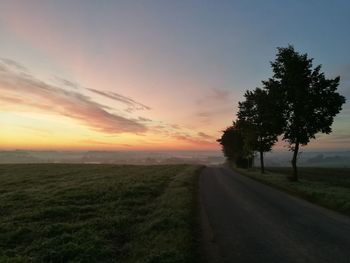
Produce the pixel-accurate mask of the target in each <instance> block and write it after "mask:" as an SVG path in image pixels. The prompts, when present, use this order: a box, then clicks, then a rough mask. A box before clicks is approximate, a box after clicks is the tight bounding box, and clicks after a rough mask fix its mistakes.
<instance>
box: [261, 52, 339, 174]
mask: <svg viewBox="0 0 350 263" xmlns="http://www.w3.org/2000/svg"><path fill="white" fill-rule="evenodd" d="M312 60H313V59H309V58H308V56H307V54H299V53H298V52H296V51H295V50H294V48H293V46H288V47H287V48H278V53H277V55H276V59H275V61H273V62H272V63H271V66H272V70H273V73H274V75H273V78H272V79H270V80H269V81H268V82H265V83H273V84H274V85H273V88H274V89H275V90H278V92H279V94H280V97H279V104H280V105H283V117H284V120H285V123H284V124H285V125H284V127H283V139H284V140H286V141H287V142H288V143H289V145H290V149H291V150H292V151H293V152H294V153H293V160H292V164H293V168H294V173H293V176H292V177H291V178H292V180H297V166H296V162H297V154H298V151H299V146H300V145H307V144H308V143H309V141H310V139H314V138H315V135H316V133H319V132H321V133H327V134H328V133H330V132H331V131H332V129H331V125H332V123H333V120H334V117H335V116H336V115H337V114H338V113H339V112H340V110H341V107H342V105H343V104H344V103H345V98H344V97H343V96H341V95H340V94H339V93H338V92H337V87H338V85H339V77H336V78H334V79H327V78H326V77H325V75H324V73H322V72H321V71H320V70H321V66H320V65H319V66H317V67H315V68H313V64H312ZM266 89H267V90H268V91H269V90H270V89H271V85H266Z"/></svg>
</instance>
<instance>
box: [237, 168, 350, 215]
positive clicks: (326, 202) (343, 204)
mask: <svg viewBox="0 0 350 263" xmlns="http://www.w3.org/2000/svg"><path fill="white" fill-rule="evenodd" d="M232 169H234V170H235V171H237V172H238V173H240V174H242V175H245V176H248V177H250V178H253V179H255V180H258V181H260V182H262V183H265V184H268V185H270V186H273V187H275V188H278V189H280V190H283V191H286V192H288V193H290V194H292V195H295V196H298V197H301V198H303V199H306V200H308V201H310V202H312V203H315V204H318V205H321V206H324V207H327V208H330V209H332V210H335V211H338V212H341V213H343V214H346V215H350V169H349V168H309V167H308V168H304V167H302V168H299V177H300V179H299V181H298V182H290V181H288V180H287V178H286V177H287V175H289V174H291V173H292V170H291V169H290V168H286V167H283V168H280V167H271V168H267V169H266V170H267V171H266V174H261V173H260V170H259V169H258V168H252V169H249V170H245V169H238V168H234V167H233V168H232Z"/></svg>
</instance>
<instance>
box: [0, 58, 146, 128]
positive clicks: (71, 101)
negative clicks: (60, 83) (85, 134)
mask: <svg viewBox="0 0 350 263" xmlns="http://www.w3.org/2000/svg"><path fill="white" fill-rule="evenodd" d="M27 72H28V71H27V70H26V69H25V67H23V66H21V65H20V64H18V63H16V62H14V61H12V60H6V59H5V60H4V59H2V60H0V90H1V95H0V100H1V101H3V102H7V103H8V104H12V105H14V104H15V106H16V107H21V106H29V107H31V108H35V109H37V110H42V111H45V112H51V113H56V114H60V115H63V116H66V117H69V118H72V119H75V120H78V121H79V122H80V123H82V124H84V125H86V126H88V127H90V128H92V129H94V130H97V131H101V132H105V133H121V132H133V133H141V132H145V131H146V130H147V128H146V126H145V125H143V124H142V123H140V122H139V121H138V120H135V119H131V118H126V117H123V116H120V115H117V114H112V113H110V112H108V111H107V110H106V109H108V107H106V106H104V105H101V104H99V103H97V102H94V101H93V100H92V99H91V98H90V97H88V96H86V95H84V94H82V93H79V92H78V91H77V90H67V89H63V88H60V87H57V86H54V85H51V84H48V83H46V82H44V81H42V80H39V79H37V78H35V77H33V76H31V75H29V74H28V73H27ZM19 104H20V105H19Z"/></svg>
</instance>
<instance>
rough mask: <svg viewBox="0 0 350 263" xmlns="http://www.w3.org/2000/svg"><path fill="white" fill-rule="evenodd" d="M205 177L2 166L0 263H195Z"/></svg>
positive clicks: (177, 170) (163, 171) (184, 168)
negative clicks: (197, 215) (200, 185)
mask: <svg viewBox="0 0 350 263" xmlns="http://www.w3.org/2000/svg"><path fill="white" fill-rule="evenodd" d="M200 169H201V167H200V166H191V165H161V166H130V165H127V166H126V165H63V164H59V165H56V164H41V165H37V164H31V165H0V262H169V263H170V262H195V259H196V258H197V254H196V251H198V250H197V243H196V240H195V236H196V235H195V231H196V228H195V227H194V226H195V216H194V213H195V211H196V208H195V207H194V206H195V205H196V201H197V200H196V198H197V197H196V193H195V191H196V189H197V186H196V184H197V182H198V180H197V176H198V174H199V171H200Z"/></svg>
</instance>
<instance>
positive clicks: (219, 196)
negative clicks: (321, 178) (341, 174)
mask: <svg viewBox="0 0 350 263" xmlns="http://www.w3.org/2000/svg"><path fill="white" fill-rule="evenodd" d="M199 187H200V191H199V193H200V194H199V198H200V203H201V224H202V250H203V255H204V258H205V259H206V261H207V262H208V263H211V262H232V263H241V262H259V263H260V262H264V263H269V262H283V263H288V262H308V263H311V262H317V263H322V262H332V263H335V262H337V263H342V262H347V263H350V219H349V217H346V216H343V215H340V214H338V213H335V212H332V211H330V210H328V209H325V208H321V207H318V206H316V205H313V204H310V203H308V202H306V201H303V200H301V199H299V198H295V197H292V196H290V195H288V194H286V193H283V192H281V191H279V190H276V189H273V188H271V187H269V186H266V185H263V184H261V183H259V182H256V181H254V180H252V179H250V178H247V177H245V176H242V175H239V174H237V173H235V172H233V171H231V170H229V169H228V168H225V167H207V168H205V169H204V170H203V172H202V174H201V175H200V186H199ZM349 191H350V190H349Z"/></svg>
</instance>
